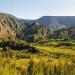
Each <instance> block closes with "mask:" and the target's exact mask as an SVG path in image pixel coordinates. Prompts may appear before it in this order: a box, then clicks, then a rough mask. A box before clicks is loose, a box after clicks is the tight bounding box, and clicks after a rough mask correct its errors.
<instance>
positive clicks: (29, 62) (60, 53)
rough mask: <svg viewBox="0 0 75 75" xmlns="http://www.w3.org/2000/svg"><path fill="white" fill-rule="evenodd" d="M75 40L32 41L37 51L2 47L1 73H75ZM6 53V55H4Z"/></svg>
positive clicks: (18, 74)
mask: <svg viewBox="0 0 75 75" xmlns="http://www.w3.org/2000/svg"><path fill="white" fill-rule="evenodd" d="M74 44H75V42H74V41H65V42H61V41H47V42H46V41H45V42H38V43H30V44H28V45H30V46H32V47H34V48H35V49H36V50H37V52H35V53H33V52H27V51H25V49H23V50H20V51H19V50H11V49H9V50H7V51H6V53H7V55H6V53H4V54H3V53H2V49H0V75H75V46H74ZM2 55H4V56H2Z"/></svg>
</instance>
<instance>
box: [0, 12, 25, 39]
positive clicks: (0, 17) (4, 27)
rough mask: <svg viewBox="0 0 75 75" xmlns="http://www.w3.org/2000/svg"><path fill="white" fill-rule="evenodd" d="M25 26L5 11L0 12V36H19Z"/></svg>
mask: <svg viewBox="0 0 75 75" xmlns="http://www.w3.org/2000/svg"><path fill="white" fill-rule="evenodd" d="M24 28H25V26H23V25H21V23H19V22H18V21H17V18H16V17H14V16H12V15H10V14H5V13H0V38H4V37H5V38H6V37H7V38H16V37H21V35H22V34H23V30H24Z"/></svg>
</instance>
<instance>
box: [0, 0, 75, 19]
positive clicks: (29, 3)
mask: <svg viewBox="0 0 75 75" xmlns="http://www.w3.org/2000/svg"><path fill="white" fill-rule="evenodd" d="M0 12H3V13H10V14H13V15H15V16H17V17H19V18H25V19H35V18H39V17H41V16H75V0H0Z"/></svg>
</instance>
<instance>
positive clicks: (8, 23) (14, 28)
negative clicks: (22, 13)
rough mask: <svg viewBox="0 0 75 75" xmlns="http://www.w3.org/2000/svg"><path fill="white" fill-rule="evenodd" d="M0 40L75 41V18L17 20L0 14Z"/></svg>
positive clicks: (48, 17)
mask: <svg viewBox="0 0 75 75" xmlns="http://www.w3.org/2000/svg"><path fill="white" fill-rule="evenodd" d="M0 38H5V39H6V38H8V39H16V38H17V39H21V40H24V41H27V42H35V41H40V40H45V39H52V38H55V39H75V17H74V16H73V17H72V16H44V17H41V18H39V19H36V20H24V19H19V18H17V17H15V16H13V15H10V14H6V13H0Z"/></svg>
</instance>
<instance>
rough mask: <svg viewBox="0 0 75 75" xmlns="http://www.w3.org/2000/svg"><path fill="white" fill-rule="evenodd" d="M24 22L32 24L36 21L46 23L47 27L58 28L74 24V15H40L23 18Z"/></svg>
mask: <svg viewBox="0 0 75 75" xmlns="http://www.w3.org/2000/svg"><path fill="white" fill-rule="evenodd" d="M23 21H25V22H26V23H29V24H32V23H33V22H38V23H40V24H41V25H47V26H48V27H50V28H52V29H55V30H59V29H62V28H69V27H71V26H74V25H75V16H42V17H40V18H38V19H35V20H23Z"/></svg>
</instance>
